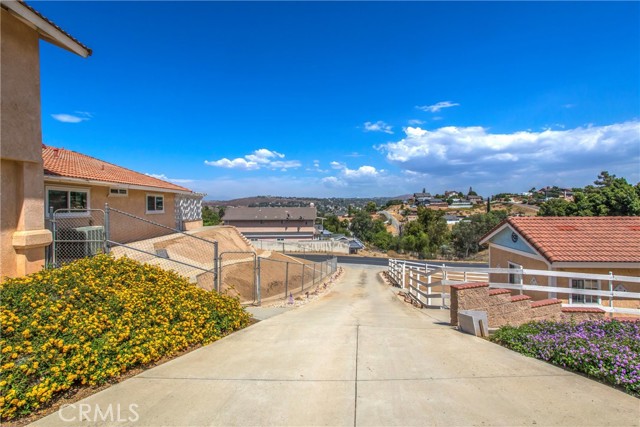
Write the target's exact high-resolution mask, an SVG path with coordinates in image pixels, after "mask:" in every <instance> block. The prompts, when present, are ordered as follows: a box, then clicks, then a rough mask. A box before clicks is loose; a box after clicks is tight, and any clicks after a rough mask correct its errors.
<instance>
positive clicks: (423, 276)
mask: <svg viewBox="0 0 640 427" xmlns="http://www.w3.org/2000/svg"><path fill="white" fill-rule="evenodd" d="M387 274H388V276H389V278H390V280H391V281H392V282H393V283H394V284H395V285H397V286H399V287H401V288H402V289H405V290H407V295H408V296H409V297H410V298H411V299H412V300H414V301H415V302H417V303H419V304H421V305H422V306H429V307H441V308H447V307H448V304H447V301H450V292H449V286H450V285H454V284H461V283H466V282H486V283H488V284H489V287H491V288H501V289H511V290H516V291H518V292H519V293H520V294H522V293H524V292H526V291H529V292H543V293H545V294H547V296H545V297H549V298H555V297H556V295H557V294H563V295H566V297H565V298H566V299H567V300H568V301H569V302H568V303H564V304H563V306H574V307H575V306H576V304H575V303H572V300H573V296H574V295H580V296H593V297H597V298H598V299H599V300H600V301H601V302H600V303H598V304H596V303H591V304H582V303H581V304H580V306H590V307H597V308H600V309H602V310H603V311H606V312H609V313H620V314H634V315H640V292H629V291H626V290H616V288H617V287H618V286H620V285H623V284H638V283H640V277H633V276H619V275H614V274H612V273H609V274H590V273H578V272H567V271H548V270H532V269H526V268H519V269H513V268H480V267H477V268H475V267H451V266H446V265H444V264H443V265H435V264H428V263H421V262H415V261H406V260H399V259H389V266H388V270H387ZM496 275H506V276H507V277H510V278H511V279H512V281H511V282H505V281H497V280H491V279H492V278H495V277H496ZM536 277H537V278H541V277H545V278H549V279H550V280H551V281H552V282H555V281H556V279H558V278H562V279H569V280H571V279H582V280H593V281H597V282H598V283H606V284H607V289H577V288H571V287H562V286H551V285H549V286H547V285H540V284H538V283H537V280H538V279H536ZM527 281H529V283H528V284H527ZM616 299H617V300H625V301H637V302H638V304H637V307H639V308H628V307H616V306H615V304H614V301H615V300H616ZM605 303H606V304H605Z"/></svg>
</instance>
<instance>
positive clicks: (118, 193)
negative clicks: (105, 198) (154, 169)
mask: <svg viewBox="0 0 640 427" xmlns="http://www.w3.org/2000/svg"><path fill="white" fill-rule="evenodd" d="M128 195H129V190H127V189H126V188H110V189H109V197H127V196H128Z"/></svg>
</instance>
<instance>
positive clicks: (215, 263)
mask: <svg viewBox="0 0 640 427" xmlns="http://www.w3.org/2000/svg"><path fill="white" fill-rule="evenodd" d="M218 269H219V264H218V241H217V240H214V241H213V289H215V290H216V292H220V282H219V278H220V276H219V274H218Z"/></svg>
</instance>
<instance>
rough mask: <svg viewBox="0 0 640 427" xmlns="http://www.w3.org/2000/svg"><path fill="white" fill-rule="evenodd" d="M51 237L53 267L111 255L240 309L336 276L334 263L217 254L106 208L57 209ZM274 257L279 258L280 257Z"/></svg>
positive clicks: (209, 243) (211, 246)
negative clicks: (168, 274)
mask: <svg viewBox="0 0 640 427" xmlns="http://www.w3.org/2000/svg"><path fill="white" fill-rule="evenodd" d="M47 223H48V226H49V228H50V229H51V231H52V233H53V243H52V245H51V247H50V249H49V260H50V261H49V262H50V264H51V265H53V266H60V265H61V264H64V263H67V262H71V261H74V260H76V259H80V258H85V257H90V256H94V255H97V254H99V253H111V254H112V255H113V256H115V257H116V258H117V257H122V256H126V257H128V258H131V259H133V260H136V261H139V262H141V263H145V264H150V265H155V266H158V267H160V268H163V269H165V270H173V271H175V272H176V273H178V274H179V275H181V276H183V277H185V278H187V279H188V280H189V281H190V282H191V283H194V284H196V285H197V286H199V287H201V288H203V289H205V290H209V291H212V290H217V291H220V292H225V293H227V294H230V295H233V296H236V297H238V298H239V299H240V301H242V302H243V303H252V304H260V303H261V301H262V299H263V298H265V299H270V298H282V299H284V298H287V297H289V296H291V295H297V294H300V293H304V292H305V291H308V290H311V289H313V288H314V286H316V285H317V284H320V283H322V281H323V280H324V279H325V278H326V277H328V276H330V275H331V274H333V273H334V272H335V271H336V270H337V258H335V257H334V258H330V259H327V260H325V261H322V262H311V261H306V260H295V259H294V258H287V257H283V259H274V258H261V257H258V255H257V253H256V252H255V250H251V251H227V252H222V253H220V254H218V242H217V241H215V240H214V239H212V238H209V237H201V236H197V235H194V234H193V233H190V232H183V231H180V230H178V229H175V228H172V227H170V226H168V225H165V224H161V223H159V222H154V221H151V220H149V219H145V218H140V217H138V216H135V215H133V214H131V213H128V212H124V211H121V210H118V209H114V208H109V206H105V210H100V209H85V210H73V209H61V210H58V211H56V212H52V213H51V214H50V215H49V217H48V218H47ZM272 256H273V255H272ZM278 256H281V255H279V254H278Z"/></svg>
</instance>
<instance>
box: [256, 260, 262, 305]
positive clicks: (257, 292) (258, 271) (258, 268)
mask: <svg viewBox="0 0 640 427" xmlns="http://www.w3.org/2000/svg"><path fill="white" fill-rule="evenodd" d="M256 299H257V303H258V305H261V304H262V299H261V295H260V257H258V259H257V263H256Z"/></svg>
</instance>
